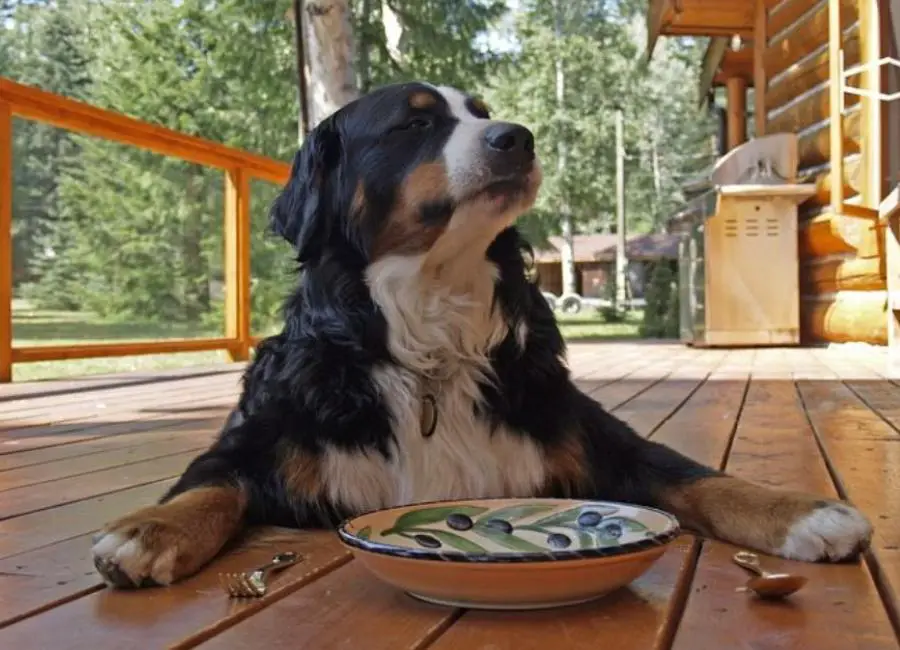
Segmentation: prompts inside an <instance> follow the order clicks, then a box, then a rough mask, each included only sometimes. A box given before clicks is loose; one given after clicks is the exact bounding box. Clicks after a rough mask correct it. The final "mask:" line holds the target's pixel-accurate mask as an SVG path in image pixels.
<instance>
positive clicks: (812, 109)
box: [766, 82, 859, 133]
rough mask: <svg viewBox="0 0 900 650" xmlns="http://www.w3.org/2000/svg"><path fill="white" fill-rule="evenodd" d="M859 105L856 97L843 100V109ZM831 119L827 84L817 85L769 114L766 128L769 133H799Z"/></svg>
mask: <svg viewBox="0 0 900 650" xmlns="http://www.w3.org/2000/svg"><path fill="white" fill-rule="evenodd" d="M858 103H859V97H857V96H856V95H847V96H846V97H845V98H844V107H845V108H849V107H851V106H855V105H856V104H858ZM830 117H831V93H830V89H829V85H828V82H825V83H823V84H819V85H818V86H816V87H815V88H812V89H810V90H808V91H806V92H805V93H803V94H802V95H798V96H797V97H795V98H794V99H793V100H792V101H791V102H788V103H787V104H785V105H784V106H782V107H781V108H779V109H777V110H775V111H772V112H770V113H769V120H768V122H767V123H766V128H767V129H768V130H769V132H770V133H800V132H801V131H803V130H804V129H807V128H809V127H811V126H813V125H814V124H818V123H819V122H822V121H823V120H827V119H830Z"/></svg>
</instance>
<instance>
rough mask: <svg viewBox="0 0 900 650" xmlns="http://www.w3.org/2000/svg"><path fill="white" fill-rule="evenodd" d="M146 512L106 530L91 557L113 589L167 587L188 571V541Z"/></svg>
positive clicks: (99, 537)
mask: <svg viewBox="0 0 900 650" xmlns="http://www.w3.org/2000/svg"><path fill="white" fill-rule="evenodd" d="M154 510H155V509H148V510H147V511H144V512H138V513H135V514H134V515H131V516H130V517H127V518H126V519H123V520H120V521H119V522H116V523H114V524H111V525H109V526H107V527H106V529H104V530H103V531H102V532H100V533H99V534H98V535H96V536H95V537H94V546H93V548H92V549H91V553H92V554H93V557H94V566H95V567H97V571H99V572H100V575H101V576H103V579H104V580H105V581H106V582H107V583H109V584H110V585H112V586H115V587H146V586H153V585H170V584H172V583H173V582H174V581H175V580H177V579H178V578H180V577H182V576H184V575H185V574H186V573H187V571H188V570H189V569H190V566H189V565H190V557H189V556H190V549H189V548H188V544H190V541H191V540H190V538H189V536H188V535H187V534H186V533H185V531H182V530H179V529H178V528H177V527H174V526H172V525H170V524H167V523H165V522H162V521H160V520H159V518H158V517H154V516H152V515H153V511H154Z"/></svg>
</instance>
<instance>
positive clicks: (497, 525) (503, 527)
mask: <svg viewBox="0 0 900 650" xmlns="http://www.w3.org/2000/svg"><path fill="white" fill-rule="evenodd" d="M485 525H486V526H487V527H488V528H493V529H494V530H499V531H501V532H503V533H511V532H512V531H513V527H512V524H511V523H509V522H508V521H505V520H503V519H488V521H487V523H486V524H485Z"/></svg>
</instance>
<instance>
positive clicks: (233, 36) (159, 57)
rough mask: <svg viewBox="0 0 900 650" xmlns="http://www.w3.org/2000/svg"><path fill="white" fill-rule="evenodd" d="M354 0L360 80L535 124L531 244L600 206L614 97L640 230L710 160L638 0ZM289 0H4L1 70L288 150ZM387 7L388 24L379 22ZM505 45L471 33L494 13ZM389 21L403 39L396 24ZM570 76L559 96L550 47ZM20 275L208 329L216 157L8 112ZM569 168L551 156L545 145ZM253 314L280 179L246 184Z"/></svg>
mask: <svg viewBox="0 0 900 650" xmlns="http://www.w3.org/2000/svg"><path fill="white" fill-rule="evenodd" d="M517 4H518V7H519V10H518V12H517V13H515V14H511V13H509V12H508V11H507V3H506V2H505V1H504V0H466V1H464V2H463V1H461V0H353V8H354V17H353V18H354V28H355V30H356V41H357V56H358V58H357V61H356V62H355V66H356V70H357V74H358V76H359V78H360V81H361V83H360V85H361V87H362V88H363V89H364V90H368V89H370V88H372V87H374V86H378V85H381V84H384V83H389V82H393V81H401V80H409V79H425V80H429V81H432V82H435V83H441V84H448V85H454V86H458V87H462V88H465V89H468V90H471V91H473V92H476V93H481V94H483V95H485V96H486V98H487V99H488V101H489V103H490V104H491V105H492V108H493V111H494V113H495V115H496V116H497V117H498V118H501V119H504V118H505V119H515V120H517V121H523V122H525V123H526V124H528V125H529V126H530V127H532V128H533V129H534V131H535V134H536V136H537V142H538V147H539V150H540V151H539V153H540V156H541V159H542V162H543V167H544V171H545V177H546V181H545V185H544V189H543V191H542V194H541V198H540V201H539V204H538V206H537V207H536V209H535V210H533V212H532V214H531V215H529V217H528V219H527V220H526V221H525V227H526V231H527V232H528V233H529V236H531V237H532V239H533V240H538V239H540V238H541V237H542V236H543V235H546V234H549V233H553V232H556V231H558V221H559V210H558V206H559V205H560V204H561V202H563V201H565V202H567V204H568V205H570V206H571V208H572V212H573V215H574V217H575V221H576V225H577V228H578V230H580V231H582V232H590V231H597V230H603V229H606V230H608V229H609V228H610V227H611V224H612V222H613V221H614V218H613V215H614V214H615V210H614V190H613V188H614V182H613V179H614V165H615V152H614V146H613V134H614V122H613V119H614V118H613V110H614V108H615V107H616V106H622V107H623V109H624V111H625V115H626V143H627V147H628V153H629V159H628V161H627V165H628V167H627V185H628V220H629V228H630V229H631V230H633V231H635V230H638V231H639V230H648V229H650V228H652V227H653V226H654V224H656V223H658V222H659V218H660V216H661V215H664V214H666V213H667V211H669V210H670V209H671V208H672V206H674V205H676V204H677V202H678V201H679V200H680V195H679V191H678V185H679V183H680V181H681V180H682V179H683V177H684V175H686V174H687V173H689V172H691V171H693V170H694V169H696V168H697V167H698V166H699V165H702V164H705V163H708V162H709V161H708V160H706V159H704V158H703V156H702V154H703V152H704V147H706V136H705V132H704V131H703V129H704V128H706V127H704V126H703V123H702V119H701V118H700V116H699V115H698V113H697V112H696V109H695V104H696V102H695V99H696V98H695V97H694V89H693V86H692V84H691V83H690V82H689V80H690V79H692V78H694V75H695V66H696V63H697V61H698V59H699V54H700V52H701V49H700V45H699V44H691V43H686V44H679V43H677V42H675V41H671V40H667V41H664V42H660V43H659V44H658V45H657V52H656V54H655V56H654V61H653V63H652V64H651V65H650V66H649V67H647V66H644V63H643V60H642V56H643V53H644V52H643V50H644V44H643V41H642V39H643V38H644V36H643V35H644V33H645V31H646V30H645V28H644V24H643V19H642V14H641V12H643V11H644V10H645V3H644V2H642V1H641V0H559V2H558V3H556V4H557V5H558V6H559V7H561V11H562V13H563V15H562V16H561V18H562V21H561V22H562V30H561V31H562V35H561V37H560V38H557V37H556V36H555V34H554V29H553V27H554V24H555V18H556V14H555V13H554V12H553V6H554V3H553V2H552V1H551V0H520V2H518V3H517ZM290 8H291V1H290V0H213V1H212V2H211V1H210V0H179V1H178V2H175V1H173V0H117V1H116V2H108V1H106V0H0V66H2V69H0V74H2V75H4V76H11V77H12V78H14V79H16V80H19V81H22V82H24V83H28V84H32V85H36V86H39V87H41V88H44V89H47V90H50V91H53V92H57V93H60V94H63V95H66V96H69V97H73V98H76V99H81V100H84V101H87V102H89V103H92V104H95V105H98V106H101V107H104V108H108V109H111V110H114V111H118V112H122V113H125V114H127V115H131V116H133V117H136V118H139V119H142V120H146V121H149V122H152V123H156V124H160V125H163V126H166V127H169V128H173V129H177V130H179V131H182V132H185V133H188V134H192V135H197V136H201V137H204V138H208V139H211V140H214V141H218V142H223V143H225V144H228V145H232V146H235V147H239V148H243V149H247V150H250V151H254V152H258V153H261V154H264V155H267V156H271V157H274V158H277V159H281V160H285V161H288V160H290V158H291V156H292V154H293V152H294V150H295V148H296V146H297V122H298V113H299V111H298V103H297V89H296V78H297V75H296V70H295V65H296V59H295V50H294V33H293V21H292V20H291V15H290ZM393 20H396V21H397V23H396V24H397V25H398V26H399V27H400V31H399V32H397V31H396V30H394V31H392V30H391V29H389V28H388V23H390V22H391V21H393ZM501 22H502V23H503V25H504V26H505V32H504V36H505V38H506V41H507V42H505V43H500V44H499V45H498V43H497V41H496V40H490V39H487V38H486V37H485V36H486V32H487V30H488V29H489V28H494V27H496V26H497V25H499V24H500V23H501ZM398 33H399V39H395V38H394V37H395V36H396V35H397V34H398ZM557 57H559V58H561V60H562V61H563V64H564V67H565V73H566V93H565V98H564V100H565V101H564V106H563V109H562V110H559V109H558V107H557V103H556V87H555V60H556V58H557ZM15 133H16V135H15V137H16V141H15V165H16V167H15V170H14V173H15V189H16V195H15V197H14V222H15V224H16V225H15V228H16V231H15V256H16V269H17V275H16V283H17V291H18V292H19V293H20V294H23V293H27V295H29V296H31V297H33V298H35V299H37V300H38V301H39V302H40V303H41V304H43V305H44V306H52V307H66V308H77V309H91V310H93V311H96V312H98V313H100V314H103V315H106V316H108V317H110V318H120V319H129V318H138V317H139V318H141V319H157V320H159V321H162V322H179V321H180V322H188V323H196V324H198V326H208V327H209V328H216V329H218V328H220V327H221V322H222V321H221V309H222V304H223V301H222V295H221V284H222V280H223V252H224V250H223V232H222V213H223V202H224V196H223V194H224V178H223V173H222V172H221V170H214V169H210V168H204V167H201V166H197V165H192V164H187V163H183V162H181V161H178V160H175V159H170V158H167V157H164V156H159V155H156V154H152V153H149V152H146V151H143V150H140V149H137V148H134V147H129V146H124V145H118V144H114V143H110V142H105V141H101V140H98V139H96V138H92V137H86V136H81V135H77V134H71V133H67V132H64V131H62V130H59V129H53V128H50V127H44V126H41V125H37V124H30V123H25V122H23V121H20V120H17V121H16V130H15ZM561 141H562V142H564V143H565V144H566V147H567V152H568V164H567V165H566V167H565V169H563V170H561V171H558V170H557V165H556V155H557V147H556V145H557V143H558V142H561ZM252 188H253V194H252V202H251V209H252V215H253V222H252V232H253V240H252V262H251V267H252V275H253V280H252V282H253V284H252V293H251V299H252V302H253V316H254V328H255V329H256V330H257V331H259V330H260V329H264V328H267V327H268V326H269V325H271V324H273V323H276V322H277V320H278V317H279V314H278V309H279V306H280V303H281V299H282V297H283V295H284V292H285V291H286V290H287V288H288V286H289V284H290V283H291V282H292V276H293V273H294V271H295V269H294V262H293V260H292V259H291V254H290V250H289V248H288V247H287V245H286V244H285V243H284V242H281V241H279V240H277V239H276V238H274V237H273V236H271V235H269V234H268V232H267V221H268V220H267V212H268V207H269V205H270V204H271V201H272V199H273V198H274V196H275V194H276V192H277V191H278V190H279V188H277V187H275V186H272V185H270V184H268V183H264V182H262V181H254V182H253V184H252Z"/></svg>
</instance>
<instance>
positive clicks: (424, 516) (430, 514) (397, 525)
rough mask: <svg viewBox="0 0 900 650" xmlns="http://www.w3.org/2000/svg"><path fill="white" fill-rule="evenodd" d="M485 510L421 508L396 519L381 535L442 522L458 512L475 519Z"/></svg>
mask: <svg viewBox="0 0 900 650" xmlns="http://www.w3.org/2000/svg"><path fill="white" fill-rule="evenodd" d="M486 510H487V508H485V507H482V506H464V505H460V506H435V507H433V508H422V509H420V510H410V511H409V512H405V513H403V514H402V515H400V516H399V517H398V518H397V521H395V522H394V525H393V527H391V528H389V529H387V530H386V531H384V532H383V533H381V534H382V535H390V534H391V533H396V532H399V531H404V530H408V529H410V528H415V527H417V526H427V525H429V524H436V523H438V522H439V521H444V520H445V519H446V518H447V516H448V515H451V514H453V513H454V512H458V513H460V514H464V515H469V516H470V517H476V516H478V515H480V514H481V513H482V512H485V511H486Z"/></svg>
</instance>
